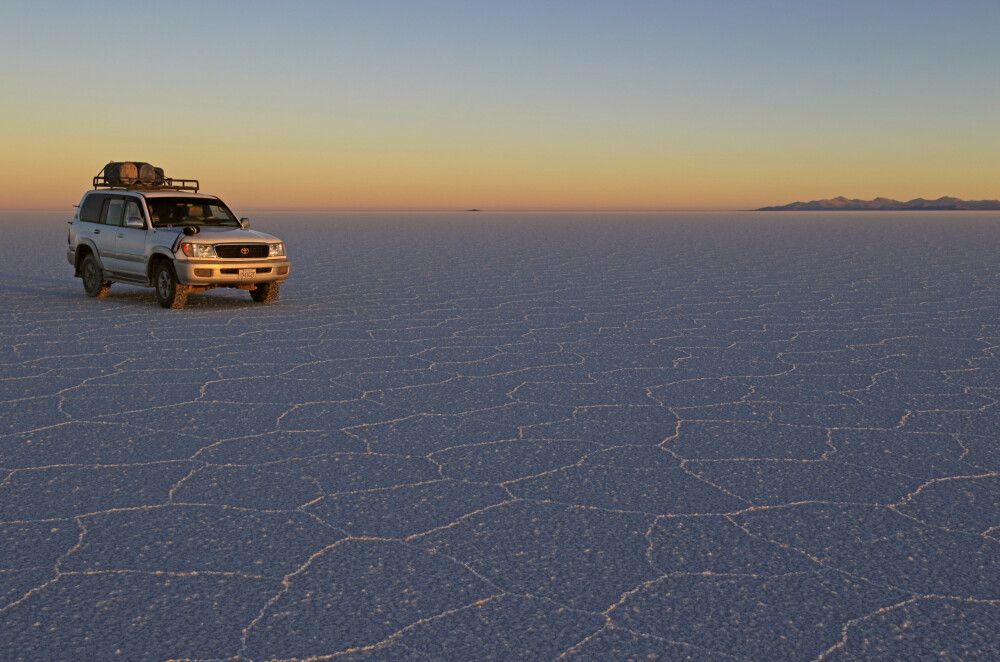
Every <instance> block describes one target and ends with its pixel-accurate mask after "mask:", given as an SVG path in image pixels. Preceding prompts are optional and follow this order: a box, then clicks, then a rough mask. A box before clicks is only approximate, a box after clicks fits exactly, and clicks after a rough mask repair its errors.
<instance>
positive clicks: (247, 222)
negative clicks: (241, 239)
mask: <svg viewBox="0 0 1000 662" xmlns="http://www.w3.org/2000/svg"><path fill="white" fill-rule="evenodd" d="M240 227H241V228H243V229H244V230H249V229H250V219H249V218H247V217H246V216H244V217H243V218H241V219H240Z"/></svg>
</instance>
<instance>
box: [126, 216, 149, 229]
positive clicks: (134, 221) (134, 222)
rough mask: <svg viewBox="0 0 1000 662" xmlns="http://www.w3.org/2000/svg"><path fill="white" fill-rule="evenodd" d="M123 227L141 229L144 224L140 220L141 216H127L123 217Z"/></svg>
mask: <svg viewBox="0 0 1000 662" xmlns="http://www.w3.org/2000/svg"><path fill="white" fill-rule="evenodd" d="M125 227H127V228H139V229H143V228H145V227H146V224H145V223H144V222H143V221H142V217H141V216H129V217H128V218H127V219H125Z"/></svg>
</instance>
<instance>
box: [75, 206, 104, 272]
mask: <svg viewBox="0 0 1000 662" xmlns="http://www.w3.org/2000/svg"><path fill="white" fill-rule="evenodd" d="M105 197H107V196H106V195H104V194H103V193H90V194H88V195H87V197H86V198H84V199H83V204H82V205H81V207H80V225H79V226H78V227H77V242H83V241H85V240H86V241H91V242H93V243H94V245H95V246H96V245H97V243H98V241H100V239H101V235H102V234H103V228H104V226H103V225H101V210H102V208H103V206H104V198H105ZM98 253H100V248H98ZM99 257H101V256H99Z"/></svg>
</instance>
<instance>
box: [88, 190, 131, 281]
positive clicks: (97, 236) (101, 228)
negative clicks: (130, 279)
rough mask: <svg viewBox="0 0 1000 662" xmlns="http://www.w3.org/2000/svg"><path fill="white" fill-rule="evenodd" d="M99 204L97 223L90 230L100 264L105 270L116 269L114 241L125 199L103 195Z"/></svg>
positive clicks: (115, 240) (116, 238) (119, 225)
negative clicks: (99, 211)
mask: <svg viewBox="0 0 1000 662" xmlns="http://www.w3.org/2000/svg"><path fill="white" fill-rule="evenodd" d="M103 198H104V201H103V204H102V205H101V216H100V220H99V224H98V225H97V226H96V227H95V228H94V229H93V230H92V231H91V236H92V238H93V240H94V244H95V245H96V246H97V253H98V255H100V257H101V266H103V267H104V270H105V271H118V270H119V269H118V261H117V254H116V250H115V243H116V242H117V241H118V237H117V236H116V235H117V233H118V230H119V229H120V228H121V224H122V212H123V211H124V208H125V199H124V198H123V197H122V196H120V195H105V196H103Z"/></svg>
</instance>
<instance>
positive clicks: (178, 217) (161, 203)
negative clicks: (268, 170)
mask: <svg viewBox="0 0 1000 662" xmlns="http://www.w3.org/2000/svg"><path fill="white" fill-rule="evenodd" d="M146 206H147V207H148V208H149V217H150V220H152V222H153V227H154V228H165V227H169V226H171V225H228V226H233V227H239V225H240V222H239V221H237V220H236V217H235V216H233V213H232V212H231V211H229V210H228V209H227V208H226V205H224V204H222V202H221V201H219V200H211V199H207V198H180V197H178V198H146Z"/></svg>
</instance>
